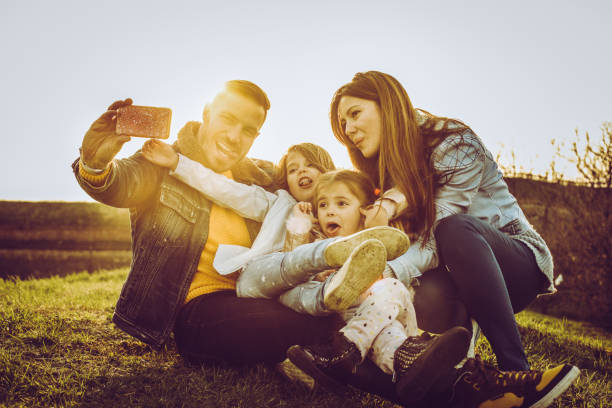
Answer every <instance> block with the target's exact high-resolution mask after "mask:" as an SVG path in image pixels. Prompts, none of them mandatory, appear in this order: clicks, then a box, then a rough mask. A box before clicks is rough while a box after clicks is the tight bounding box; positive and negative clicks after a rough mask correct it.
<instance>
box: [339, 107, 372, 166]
mask: <svg viewBox="0 0 612 408" xmlns="http://www.w3.org/2000/svg"><path fill="white" fill-rule="evenodd" d="M338 117H339V119H340V125H341V126H342V127H343V128H344V133H345V134H346V136H347V137H348V138H349V139H350V140H351V142H353V144H354V145H355V147H357V149H359V150H360V151H361V154H363V156H364V157H366V158H371V157H374V156H376V154H378V151H379V150H380V139H381V125H380V109H379V108H378V104H377V103H376V102H374V101H371V100H368V99H361V98H356V97H354V96H343V97H342V98H340V103H339V104H338Z"/></svg>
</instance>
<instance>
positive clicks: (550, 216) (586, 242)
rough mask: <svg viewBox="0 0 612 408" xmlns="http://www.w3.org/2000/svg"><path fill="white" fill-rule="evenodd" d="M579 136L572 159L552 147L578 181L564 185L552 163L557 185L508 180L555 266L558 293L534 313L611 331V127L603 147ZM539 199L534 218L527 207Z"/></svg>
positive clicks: (536, 305) (540, 300)
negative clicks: (567, 162) (573, 167)
mask: <svg viewBox="0 0 612 408" xmlns="http://www.w3.org/2000/svg"><path fill="white" fill-rule="evenodd" d="M576 137H577V139H576V141H574V142H573V143H572V145H571V149H570V151H571V156H570V157H565V156H563V155H562V154H561V149H562V144H556V143H555V142H554V141H553V145H555V144H556V146H557V158H562V159H567V160H570V161H571V162H573V163H575V165H576V168H577V170H578V172H579V173H580V174H581V176H582V177H581V179H580V180H579V181H578V182H575V183H568V182H567V181H565V180H563V179H562V177H563V175H562V174H559V173H558V172H556V171H555V160H553V162H552V164H551V173H550V174H551V177H549V178H550V179H551V180H552V183H544V182H537V181H528V180H520V181H519V180H509V183H508V184H509V186H510V188H511V191H513V193H514V194H515V195H516V197H517V199H519V202H521V206H523V207H524V208H525V209H526V211H525V212H526V213H528V216H529V219H530V221H531V222H532V223H533V224H534V226H535V227H536V229H537V230H538V232H540V233H541V234H542V236H543V237H544V239H545V240H546V242H547V243H548V245H549V248H550V250H551V252H552V253H553V257H554V262H555V277H556V278H557V280H558V285H557V289H558V290H559V291H558V292H557V293H556V294H555V295H552V296H543V297H540V298H538V300H537V301H536V302H534V304H533V305H532V308H533V309H535V310H539V311H542V312H544V313H548V314H553V315H563V316H568V317H572V318H576V319H580V320H585V321H591V322H593V323H596V324H598V325H603V326H604V327H612V321H610V315H612V297H611V296H610V293H609V292H610V290H611V289H612V276H611V273H610V272H611V271H612V262H611V260H610V255H611V254H612V235H611V234H610V231H612V122H606V123H604V124H603V126H602V138H601V143H600V145H598V146H593V145H592V144H591V139H590V137H589V135H588V133H587V134H585V137H584V140H581V137H580V135H579V133H578V132H576ZM582 141H584V143H583V144H584V148H581V147H580V146H581V144H582V143H581V142H582ZM535 183H537V184H535ZM529 185H531V187H529ZM534 187H535V188H534ZM536 197H537V201H538V205H536V207H538V209H537V210H536V211H532V212H535V213H536V214H529V211H527V209H528V208H529V204H527V203H525V204H524V203H523V202H524V201H527V202H528V203H534V202H535V201H536V200H535V198H536ZM532 205H533V204H532ZM559 276H561V277H559Z"/></svg>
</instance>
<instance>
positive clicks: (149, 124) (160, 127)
mask: <svg viewBox="0 0 612 408" xmlns="http://www.w3.org/2000/svg"><path fill="white" fill-rule="evenodd" d="M171 119H172V109H170V108H157V107H153V106H136V105H129V106H124V107H122V108H119V109H117V125H116V127H115V133H117V134H118V135H129V136H138V137H148V138H155V139H167V138H168V136H170V121H171Z"/></svg>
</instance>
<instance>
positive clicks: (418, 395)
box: [395, 327, 472, 403]
mask: <svg viewBox="0 0 612 408" xmlns="http://www.w3.org/2000/svg"><path fill="white" fill-rule="evenodd" d="M471 339H472V334H471V333H470V332H469V330H467V329H465V328H463V327H453V328H452V329H449V330H447V331H446V332H445V333H444V334H442V335H441V336H439V337H437V338H436V339H435V340H434V342H433V343H432V345H431V347H430V348H429V349H428V350H427V351H426V352H425V354H423V355H422V356H421V357H420V358H418V359H417V360H416V361H415V362H414V366H413V367H412V368H411V369H410V371H408V372H407V373H406V374H404V375H402V376H401V377H400V379H399V381H398V382H397V384H396V386H395V387H396V388H395V389H396V392H397V395H398V396H399V397H400V398H401V399H402V401H404V402H406V403H415V402H417V401H420V400H422V399H423V398H424V397H425V394H426V393H427V392H428V391H429V389H430V388H431V387H432V385H433V384H435V383H436V381H438V379H439V378H441V377H442V376H443V375H445V374H447V373H448V372H449V371H450V370H452V369H453V368H454V367H455V365H456V364H457V363H458V362H460V361H461V360H462V359H463V358H464V357H465V356H466V354H467V350H468V348H469V346H470V341H471Z"/></svg>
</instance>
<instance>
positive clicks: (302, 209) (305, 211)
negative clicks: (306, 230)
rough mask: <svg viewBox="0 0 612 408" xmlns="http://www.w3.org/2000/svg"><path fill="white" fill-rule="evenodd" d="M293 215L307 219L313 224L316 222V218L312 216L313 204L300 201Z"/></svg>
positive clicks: (295, 206)
mask: <svg viewBox="0 0 612 408" xmlns="http://www.w3.org/2000/svg"><path fill="white" fill-rule="evenodd" d="M291 215H292V216H293V217H298V218H306V219H308V220H310V221H311V222H312V221H314V220H315V218H314V216H313V215H312V204H311V203H307V202H305V201H300V202H299V203H297V204H296V205H294V206H293V211H292V212H291Z"/></svg>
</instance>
